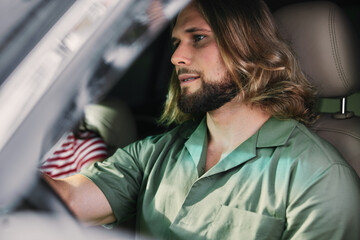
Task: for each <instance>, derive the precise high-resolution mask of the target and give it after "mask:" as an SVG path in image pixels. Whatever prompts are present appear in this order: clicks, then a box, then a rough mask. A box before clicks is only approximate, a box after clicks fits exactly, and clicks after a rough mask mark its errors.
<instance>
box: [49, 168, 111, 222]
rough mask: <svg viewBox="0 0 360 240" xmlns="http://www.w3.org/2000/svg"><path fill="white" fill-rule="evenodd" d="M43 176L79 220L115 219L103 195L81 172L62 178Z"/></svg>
mask: <svg viewBox="0 0 360 240" xmlns="http://www.w3.org/2000/svg"><path fill="white" fill-rule="evenodd" d="M43 177H44V179H45V181H46V182H48V183H49V185H50V186H51V187H52V188H53V189H54V190H55V191H56V192H57V193H58V194H59V196H60V197H61V198H62V199H63V201H64V202H65V203H66V204H67V206H68V207H69V208H70V210H71V211H72V212H73V213H74V214H75V216H76V217H77V218H78V219H79V220H81V221H83V222H85V223H89V224H92V225H100V224H108V223H112V222H114V221H115V216H114V214H113V212H112V209H111V207H110V204H109V202H108V200H107V199H106V197H105V195H104V194H103V192H102V191H101V190H100V189H99V188H98V187H97V186H96V185H95V183H93V182H92V181H91V180H90V179H88V178H87V177H85V176H83V175H81V174H77V175H74V176H71V177H68V178H64V179H53V178H51V177H49V176H48V175H46V174H43Z"/></svg>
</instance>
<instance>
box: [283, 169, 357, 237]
mask: <svg viewBox="0 0 360 240" xmlns="http://www.w3.org/2000/svg"><path fill="white" fill-rule="evenodd" d="M303 180H304V182H303V186H305V188H304V189H303V190H302V191H301V192H298V193H296V194H294V193H290V197H289V203H288V208H287V212H286V214H287V226H286V229H285V231H284V234H283V239H307V240H311V239H314V240H315V239H316V240H321V239H324V240H325V239H326V240H331V239H339V240H340V239H360V204H359V203H360V179H359V177H358V176H357V175H356V173H355V171H353V169H351V168H350V167H349V166H347V165H346V164H341V163H334V164H332V165H331V166H330V167H329V168H327V169H325V170H324V171H321V172H318V173H317V174H314V175H313V176H312V177H311V178H309V179H303Z"/></svg>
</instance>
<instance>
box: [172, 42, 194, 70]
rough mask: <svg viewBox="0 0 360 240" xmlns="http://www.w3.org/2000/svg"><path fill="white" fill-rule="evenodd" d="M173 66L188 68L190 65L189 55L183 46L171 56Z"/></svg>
mask: <svg viewBox="0 0 360 240" xmlns="http://www.w3.org/2000/svg"><path fill="white" fill-rule="evenodd" d="M171 63H172V64H174V66H188V65H190V64H191V53H190V51H189V49H187V48H186V46H184V45H181V44H180V45H179V46H178V47H177V48H176V50H175V52H174V53H173V55H172V56H171Z"/></svg>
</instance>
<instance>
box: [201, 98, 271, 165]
mask: <svg viewBox="0 0 360 240" xmlns="http://www.w3.org/2000/svg"><path fill="white" fill-rule="evenodd" d="M269 118H270V114H267V113H265V112H264V111H262V110H261V109H259V108H256V107H251V106H248V105H245V104H241V103H238V102H237V103H236V102H234V101H232V102H229V103H227V104H225V105H224V106H222V107H221V108H219V109H216V110H214V111H211V112H208V113H207V119H206V121H207V126H208V149H207V164H206V165H207V166H206V168H207V170H208V169H209V168H211V167H212V166H213V165H215V164H216V163H217V162H218V161H219V160H220V159H221V158H222V157H223V156H225V155H227V154H229V153H230V152H232V151H233V150H234V149H235V148H236V147H238V146H239V145H240V144H241V143H243V142H244V141H246V140H247V139H248V138H249V137H251V136H252V135H253V134H255V133H256V132H257V131H258V130H259V129H260V128H261V126H262V125H263V124H264V123H265V122H266V121H267V120H268V119H269Z"/></svg>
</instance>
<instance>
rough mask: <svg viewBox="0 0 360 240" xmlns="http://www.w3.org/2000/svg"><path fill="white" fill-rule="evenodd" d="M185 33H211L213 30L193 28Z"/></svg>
mask: <svg viewBox="0 0 360 240" xmlns="http://www.w3.org/2000/svg"><path fill="white" fill-rule="evenodd" d="M185 32H187V33H193V32H211V30H209V29H205V28H197V27H192V28H188V29H186V30H185Z"/></svg>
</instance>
